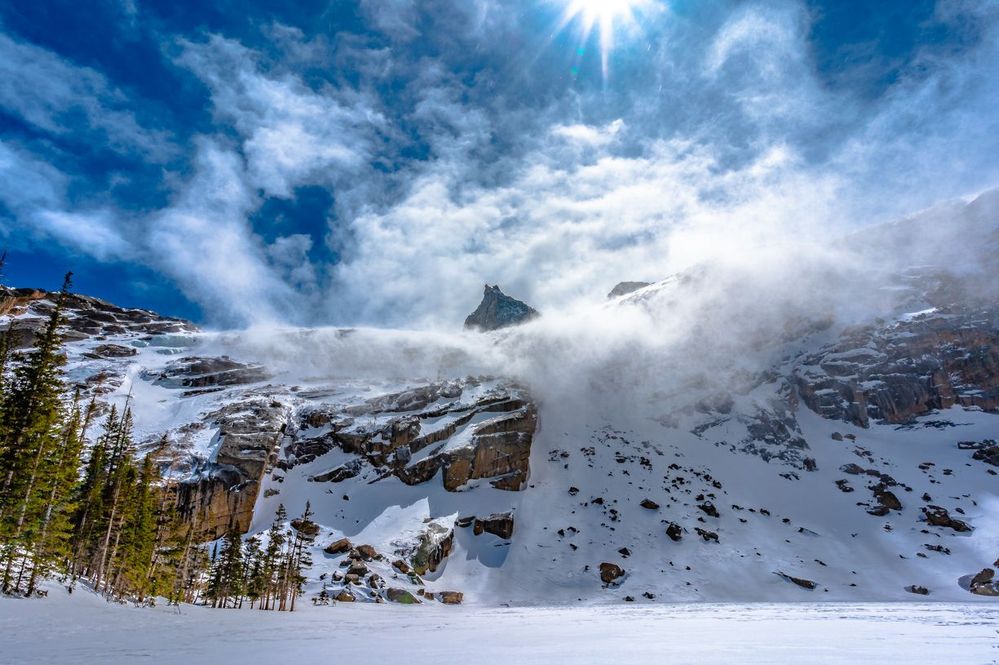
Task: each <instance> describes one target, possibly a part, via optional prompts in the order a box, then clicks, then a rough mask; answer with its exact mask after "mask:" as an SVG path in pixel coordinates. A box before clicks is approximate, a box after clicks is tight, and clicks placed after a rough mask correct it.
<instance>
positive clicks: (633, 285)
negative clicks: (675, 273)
mask: <svg viewBox="0 0 999 665" xmlns="http://www.w3.org/2000/svg"><path fill="white" fill-rule="evenodd" d="M646 286H652V283H651V282H618V283H617V284H615V285H614V288H613V289H611V290H610V293H608V294H607V299H608V300H611V299H613V298H620V297H621V296H625V295H628V294H629V293H631V292H633V291H637V290H638V289H644V288H645V287H646Z"/></svg>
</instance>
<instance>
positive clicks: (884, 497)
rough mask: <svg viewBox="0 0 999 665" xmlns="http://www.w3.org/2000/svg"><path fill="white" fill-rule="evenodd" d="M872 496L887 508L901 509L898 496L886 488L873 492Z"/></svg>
mask: <svg viewBox="0 0 999 665" xmlns="http://www.w3.org/2000/svg"><path fill="white" fill-rule="evenodd" d="M874 498H875V499H877V500H878V503H880V504H881V505H882V506H884V507H885V508H887V509H889V510H902V502H901V501H899V500H898V497H897V496H895V494H894V493H892V492H889V491H888V490H881V491H880V492H875V493H874Z"/></svg>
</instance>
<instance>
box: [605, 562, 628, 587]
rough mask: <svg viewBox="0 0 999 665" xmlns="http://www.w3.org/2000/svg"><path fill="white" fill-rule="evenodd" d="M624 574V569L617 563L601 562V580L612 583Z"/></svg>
mask: <svg viewBox="0 0 999 665" xmlns="http://www.w3.org/2000/svg"><path fill="white" fill-rule="evenodd" d="M623 576H624V569H623V568H621V567H620V566H619V565H617V564H616V563H608V562H606V561H605V562H603V563H601V564H600V581H601V582H603V583H604V584H612V583H613V582H614V580H616V579H618V578H620V577H623Z"/></svg>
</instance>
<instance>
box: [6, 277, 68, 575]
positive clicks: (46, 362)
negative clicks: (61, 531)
mask: <svg viewBox="0 0 999 665" xmlns="http://www.w3.org/2000/svg"><path fill="white" fill-rule="evenodd" d="M71 277H72V274H71V273H67V274H66V279H65V281H64V282H63V288H62V291H61V292H60V295H59V297H58V298H57V301H56V306H55V307H54V308H53V310H52V313H51V315H50V317H49V320H48V323H47V324H46V326H45V329H44V331H43V333H42V335H41V336H40V337H39V338H38V340H37V342H36V344H35V347H34V349H33V350H32V352H31V353H30V354H28V356H27V357H26V358H25V359H24V360H23V361H22V362H21V363H20V364H18V365H17V366H16V367H15V368H14V370H13V374H12V377H11V379H10V385H9V386H7V389H6V390H5V391H4V393H3V396H2V402H3V404H2V406H0V438H2V440H3V444H2V445H0V452H2V454H0V541H2V542H3V549H2V552H0V562H2V565H3V580H2V583H0V586H2V590H3V591H4V592H5V593H10V592H12V591H17V590H20V583H21V580H22V579H23V577H24V573H25V571H26V569H27V566H28V565H29V561H30V552H31V550H32V549H33V547H34V546H35V545H36V544H37V543H36V541H37V539H38V537H39V536H40V535H41V533H42V529H43V523H44V522H45V515H46V513H47V512H48V511H47V510H46V501H45V500H46V497H47V496H48V494H49V492H48V491H47V489H48V488H49V487H50V486H51V483H52V480H51V479H50V478H49V477H48V475H49V474H54V473H56V470H57V465H53V464H52V463H51V462H52V460H53V459H58V458H59V452H58V450H57V448H58V446H59V444H60V443H61V442H62V435H63V432H64V426H65V423H64V419H65V413H64V407H63V403H62V394H63V386H62V377H61V370H62V367H63V365H64V363H65V357H64V356H63V355H62V353H61V340H60V338H59V326H60V324H61V322H62V308H63V305H64V303H65V298H66V295H67V293H68V292H69V288H70V285H71V283H72V282H71ZM15 565H17V566H18V568H19V570H18V572H17V577H16V579H15V578H14V576H13V573H14V568H15Z"/></svg>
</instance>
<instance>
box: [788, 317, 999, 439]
mask: <svg viewBox="0 0 999 665" xmlns="http://www.w3.org/2000/svg"><path fill="white" fill-rule="evenodd" d="M938 310H939V311H937V312H936V313H934V315H932V316H928V317H913V318H911V319H902V320H900V321H894V322H891V323H890V324H889V325H886V326H883V327H879V326H869V327H866V328H862V329H857V330H853V331H851V332H850V333H848V334H845V335H844V336H843V337H842V338H841V339H840V340H839V341H838V342H836V343H834V344H832V345H830V346H829V347H827V348H826V349H824V350H823V351H821V352H819V353H818V354H815V355H813V356H810V357H808V358H806V359H805V360H803V361H802V363H801V366H800V367H799V368H797V369H796V370H795V380H796V382H797V385H798V390H799V393H800V395H801V398H802V401H803V402H804V403H805V404H806V405H807V406H808V408H810V409H811V410H813V411H815V412H816V413H818V414H819V415H821V416H823V417H826V418H833V419H838V420H845V421H847V422H851V423H854V424H856V425H859V426H861V427H867V426H868V423H869V421H870V420H871V419H874V420H878V421H881V422H885V423H896V424H897V423H908V422H912V421H913V420H914V419H915V418H916V417H918V416H920V415H924V414H927V413H929V412H931V411H934V410H938V409H946V408H949V407H951V406H953V405H955V404H959V405H962V406H965V407H976V408H980V409H982V410H985V411H995V410H996V409H997V408H999V330H997V329H996V328H995V326H994V325H993V324H992V321H993V320H994V317H995V315H994V313H993V314H992V315H988V314H986V315H983V314H982V312H980V311H978V310H975V309H970V308H965V309H961V308H957V307H950V306H949V304H948V305H946V306H941V307H940V308H938Z"/></svg>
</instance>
